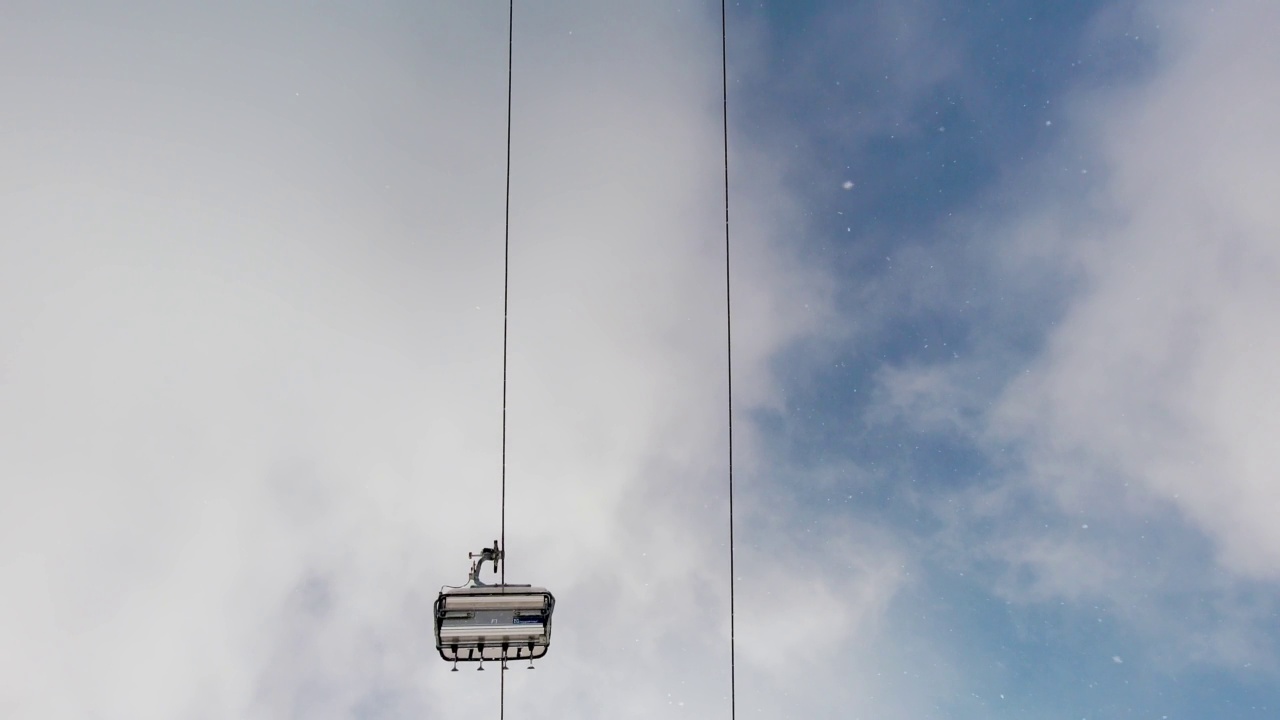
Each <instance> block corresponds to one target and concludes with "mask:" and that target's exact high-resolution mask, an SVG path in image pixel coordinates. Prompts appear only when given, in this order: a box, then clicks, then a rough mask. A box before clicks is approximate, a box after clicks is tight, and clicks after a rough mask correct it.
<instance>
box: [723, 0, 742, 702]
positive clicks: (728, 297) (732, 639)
mask: <svg viewBox="0 0 1280 720" xmlns="http://www.w3.org/2000/svg"><path fill="white" fill-rule="evenodd" d="M720 87H721V99H722V100H723V105H722V117H723V120H724V325H725V376H726V378H727V380H728V385H729V388H728V390H729V402H728V406H729V717H730V718H737V716H738V673H737V627H736V615H737V602H736V598H735V594H734V590H735V589H736V587H737V580H736V576H735V575H734V567H733V293H732V292H730V287H729V280H730V277H731V275H730V272H729V32H728V22H727V20H726V11H725V0H720Z"/></svg>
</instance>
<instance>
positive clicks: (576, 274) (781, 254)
mask: <svg viewBox="0 0 1280 720" xmlns="http://www.w3.org/2000/svg"><path fill="white" fill-rule="evenodd" d="M682 12H683V11H682V10H680V9H676V8H665V9H651V10H650V9H647V10H646V12H645V13H642V14H637V15H636V16H634V17H622V16H619V15H618V14H617V13H615V12H613V11H610V12H605V11H603V10H600V9H596V8H594V7H592V6H590V5H588V4H582V5H575V6H569V5H565V6H554V7H547V8H540V9H538V10H537V11H535V10H532V9H529V10H526V11H524V13H523V14H520V15H518V16H517V45H516V53H517V56H516V95H515V114H516V117H515V129H514V133H513V134H514V140H515V150H514V157H513V162H514V166H513V175H512V193H513V194H512V201H513V205H512V222H513V227H512V265H511V272H512V275H511V316H510V317H511V375H510V397H509V407H510V418H509V421H510V426H509V430H510V445H509V486H508V506H507V514H508V517H507V523H508V525H507V533H508V545H509V550H510V561H511V566H510V568H509V572H510V575H511V576H510V578H509V580H512V581H530V582H537V583H545V584H546V585H548V586H550V587H551V588H552V590H553V591H555V592H556V593H557V596H558V599H559V605H558V608H559V609H558V618H557V623H556V639H555V642H554V648H553V650H552V655H551V656H550V657H549V658H548V659H547V660H546V661H545V662H544V663H543V664H542V667H540V669H539V670H538V671H537V672H536V673H524V672H523V671H520V672H517V673H509V675H510V677H509V680H510V686H509V687H508V691H509V692H508V698H510V699H513V700H514V702H515V703H517V704H518V706H519V707H520V708H521V712H522V713H523V716H525V717H544V716H546V717H550V716H553V715H554V716H555V717H567V716H568V717H572V716H581V717H588V716H589V717H598V716H600V715H608V716H610V717H646V718H650V717H667V716H669V717H681V716H688V717H695V716H696V717H721V716H725V715H726V714H727V704H726V702H725V697H724V695H725V692H726V688H727V674H728V667H727V646H726V629H727V628H726V627H725V625H726V623H727V618H726V610H727V596H726V590H727V588H726V583H725V581H726V579H727V574H726V569H725V567H724V561H725V559H726V553H725V548H724V547H723V541H724V538H725V533H724V529H725V522H726V518H725V506H724V497H723V491H724V480H723V459H724V444H725V431H724V405H723V403H724V400H725V392H724V389H723V382H722V378H723V362H724V352H723V334H722V333H723V326H722V324H721V323H722V319H721V314H720V313H721V309H722V306H721V304H720V302H721V298H722V296H723V284H722V282H723V272H722V264H721V263H722V256H721V254H720V253H721V250H722V245H721V242H722V235H721V234H720V233H721V229H722V225H721V221H722V217H723V216H722V205H721V196H720V186H719V182H720V178H721V175H720V172H721V166H720V164H719V160H720V158H719V141H720V138H719V128H720V125H719V119H718V115H717V112H718V107H717V103H715V102H714V99H715V97H716V95H715V93H716V92H717V91H718V66H717V64H716V62H715V61H716V59H717V58H716V53H717V50H718V43H717V39H718V38H717V37H716V36H717V30H718V29H717V28H715V27H714V25H713V24H712V19H711V18H699V19H698V21H697V22H690V21H689V19H688V16H687V14H681V13H682ZM650 13H651V14H650ZM504 21H505V17H504V16H503V14H502V13H499V12H497V11H496V10H483V9H478V10H476V11H474V13H468V14H467V15H465V16H459V17H452V16H450V17H443V16H438V15H437V14H435V13H432V12H426V11H423V13H422V14H421V15H416V14H414V13H413V12H407V11H406V12H405V13H402V14H400V15H394V14H392V15H386V14H380V13H378V12H373V11H370V12H369V13H368V14H353V15H349V16H344V17H336V16H326V15H323V14H320V13H316V14H314V15H313V14H307V15H303V16H297V17H295V16H291V15H287V14H284V13H280V14H273V13H272V12H271V11H269V10H263V9H260V8H257V9H254V10H249V9H247V8H239V9H237V10H236V11H235V12H234V13H232V12H227V13H224V14H219V15H217V16H213V15H209V16H195V15H182V14H169V15H165V14H160V15H150V16H142V15H130V14H127V13H122V14H117V15H112V16H110V17H96V18H95V17H91V16H89V15H88V14H84V15H76V16H53V15H41V14H39V13H33V14H31V15H29V16H26V17H24V18H23V20H22V22H23V23H24V24H23V25H21V26H10V27H7V28H6V31H5V32H6V38H7V39H12V40H13V42H5V43H0V46H3V47H4V48H6V49H5V50H4V51H3V52H4V53H5V55H4V57H3V60H4V62H5V65H6V67H10V68H23V69H24V70H23V73H22V74H21V75H19V76H11V77H9V78H8V79H6V80H5V87H6V90H7V94H8V96H9V97H10V98H11V100H12V101H13V104H12V107H14V108H17V109H16V110H14V111H13V112H12V113H11V114H10V115H9V116H7V117H6V118H5V121H4V122H5V133H6V136H5V139H4V141H3V143H0V158H3V162H2V163H0V167H4V168H6V171H5V174H4V175H3V176H2V178H0V182H3V183H4V184H5V186H6V187H8V188H12V189H13V192H8V193H6V194H5V195H4V200H3V205H2V206H0V210H2V212H0V237H3V238H5V240H4V241H3V243H2V244H0V308H3V309H2V310H0V478H3V480H0V483H2V484H3V490H2V494H3V496H4V497H5V498H6V502H5V503H4V505H3V507H2V508H0V567H2V568H3V576H2V577H3V580H2V581H0V596H3V597H4V598H5V601H4V602H5V605H4V611H3V613H2V614H0V677H2V678H3V679H2V680H0V714H5V715H13V716H40V717H49V718H58V717H83V716H85V715H90V714H108V715H118V716H128V717H135V718H161V717H163V718H175V717H190V718H200V717H227V716H241V717H280V716H288V715H299V716H305V717H312V718H320V717H337V716H347V715H348V714H350V713H351V712H360V713H367V715H368V716H369V717H399V716H408V715H413V716H421V715H423V714H429V715H433V716H442V717H443V716H458V715H461V714H463V713H465V712H470V711H473V710H477V709H482V708H483V709H489V708H492V706H493V705H494V704H495V703H496V697H495V695H496V690H497V688H496V687H495V685H496V673H492V672H491V673H485V674H483V675H481V674H479V673H476V672H469V673H459V674H457V675H453V674H449V673H448V669H447V666H445V665H444V663H442V662H441V661H440V660H439V659H438V657H437V656H436V655H435V651H434V649H433V648H432V642H431V620H430V605H431V602H432V600H433V599H434V594H435V592H436V589H437V588H438V586H439V585H440V584H442V583H446V582H447V583H452V582H455V581H457V580H459V579H460V576H461V573H462V572H463V571H464V570H465V558H464V553H466V552H467V551H469V550H475V549H477V548H478V547H479V546H481V545H484V544H487V543H488V542H489V541H490V540H491V539H492V538H493V537H494V536H496V534H497V532H498V497H499V489H498V483H497V479H498V472H499V467H500V466H499V455H498V450H499V425H498V423H499V409H500V397H501V396H500V391H501V387H500V380H501V372H500V364H499V362H500V350H501V345H500V343H501V335H500V329H501V307H500V300H501V294H500V293H501V287H502V286H501V245H500V243H501V237H502V226H501V217H502V216H501V212H502V197H501V194H500V193H501V189H502V186H503V165H502V162H503V152H502V146H501V142H502V139H503V137H504V135H503V126H502V113H503V111H504V109H505V97H504V96H503V91H504V90H505V53H504V50H505V24H504ZM568 29H573V30H574V32H573V34H572V35H571V36H570V35H569V34H568V33H567V30H568ZM562 31H564V32H562ZM19 36H21V37H22V38H25V39H24V40H22V41H21V42H19V41H18V40H17V38H19ZM627 48H630V50H632V51H634V52H628V51H623V50H626V49H627ZM654 48H660V49H661V52H652V50H653V49H654ZM642 49H643V50H645V52H643V53H642V52H639V50H642ZM738 162H739V163H741V164H742V166H743V168H742V169H743V176H744V177H745V178H747V179H746V180H745V181H744V184H743V186H742V187H741V188H740V189H739V190H738V192H741V195H740V196H739V197H740V200H739V202H738V210H737V214H736V215H735V231H736V233H737V234H736V235H735V243H736V246H735V253H736V254H735V258H734V260H735V268H734V269H735V281H736V282H737V283H738V285H737V286H736V288H735V301H736V303H737V304H736V306H735V310H737V311H738V313H739V315H738V317H739V323H740V324H739V325H738V334H737V335H736V336H735V363H736V365H735V371H736V373H737V377H736V378H735V379H736V380H737V385H736V386H735V391H736V393H737V395H736V398H737V400H738V401H739V407H740V408H746V409H749V408H751V407H752V406H761V405H767V404H770V403H776V398H777V390H776V386H775V384H774V383H773V381H772V379H771V377H770V374H769V369H768V361H769V358H770V357H771V356H772V355H773V354H774V353H776V352H777V351H778V350H779V349H780V348H782V347H784V346H785V345H786V344H787V343H790V342H793V341H795V340H797V339H799V338H802V337H804V336H806V335H807V334H809V333H812V332H814V331H815V329H816V328H817V327H819V325H820V324H821V323H822V322H823V320H824V318H825V317H826V315H825V313H826V312H827V311H826V310H825V308H826V307H827V305H828V299H827V295H826V293H827V291H826V290H825V288H826V287H827V281H826V280H825V279H824V278H823V277H822V276H821V275H820V274H819V273H816V272H814V271H812V270H809V269H806V268H805V267H804V266H803V265H802V264H801V263H800V262H799V261H798V260H796V259H795V258H794V257H791V256H790V254H789V251H788V249H787V247H786V240H787V238H786V237H784V236H781V235H778V234H777V232H778V230H777V228H783V227H793V226H795V223H793V222H791V221H790V219H789V218H790V217H791V215H790V213H792V212H793V208H791V207H790V206H789V205H788V201H787V200H786V198H785V196H782V195H781V193H779V192H778V188H777V168H776V167H775V166H774V165H773V161H771V160H770V158H768V157H761V156H757V155H752V154H751V152H749V151H746V152H744V153H743V155H742V157H741V158H739V160H738ZM741 433H742V434H741V435H740V436H739V439H740V442H741V443H742V445H743V446H744V448H745V449H743V450H742V452H743V461H742V463H743V467H745V468H748V469H749V468H750V467H751V465H752V461H751V450H750V429H749V426H747V427H744V428H743V429H742V430H741ZM746 507H747V508H748V512H749V510H750V502H747V503H746ZM779 532H780V533H781V532H782V531H781V530H779ZM793 548H794V545H793V544H791V543H779V544H778V545H777V546H776V547H766V548H765V549H764V550H761V551H759V552H755V553H752V554H749V555H747V556H746V557H748V558H749V559H750V563H751V569H752V571H753V572H755V573H759V576H760V577H764V578H768V582H770V583H776V582H783V581H784V580H785V578H787V577H788V576H789V572H791V571H789V570H788V569H787V568H788V565H789V563H790V559H789V557H788V553H790V552H792V550H793ZM893 583H894V577H893V574H892V573H890V572H888V571H886V570H885V569H884V568H880V567H874V566H868V567H866V568H862V567H860V566H855V567H848V568H843V569H837V570H836V571H834V572H833V573H832V578H831V579H829V580H828V579H817V580H810V581H809V584H808V585H807V586H806V587H807V589H808V590H810V591H811V592H810V593H806V594H805V595H803V596H801V597H800V598H799V599H798V600H797V605H796V607H795V612H798V613H800V614H802V615H803V614H805V613H810V612H815V611H821V612H825V613H828V614H831V615H834V616H835V620H836V623H835V625H834V626H833V627H827V626H817V625H809V626H804V627H801V628H799V630H798V631H796V632H795V634H793V635H791V636H789V638H788V643H790V645H791V647H792V648H793V650H792V651H793V652H800V648H804V647H811V646H813V643H812V642H810V641H809V640H810V638H816V640H817V641H818V642H819V646H820V647H821V648H822V652H823V653H827V654H833V653H838V652H839V651H840V650H841V649H842V640H847V638H848V637H849V635H850V633H852V632H854V629H856V628H858V627H861V626H862V623H864V622H865V618H866V617H868V616H870V615H873V614H874V613H875V612H876V611H877V610H878V609H880V608H882V607H883V603H884V602H885V600H884V598H885V596H886V595H885V594H886V593H889V592H891V589H892V587H893ZM845 595H852V596H856V597H860V598H864V601H860V603H861V604H860V605H859V607H863V608H864V609H862V610H856V609H853V610H850V609H847V608H845V607H844V606H843V605H842V603H841V601H840V600H839V598H841V597H844V596H845ZM844 613H849V615H848V616H846V615H845V614H844ZM817 701H821V699H818V700H817Z"/></svg>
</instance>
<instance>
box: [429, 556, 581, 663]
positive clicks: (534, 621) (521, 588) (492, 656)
mask: <svg viewBox="0 0 1280 720" xmlns="http://www.w3.org/2000/svg"><path fill="white" fill-rule="evenodd" d="M469 557H470V558H472V559H473V560H474V562H472V564H471V576H470V578H468V581H467V584H466V585H465V586H462V587H449V588H445V589H442V590H441V591H440V595H439V597H437V598H436V606H435V621H436V622H435V624H436V649H437V650H438V651H439V652H440V657H442V658H444V659H445V660H447V661H450V662H452V663H453V670H454V672H457V670H458V663H459V662H478V663H479V664H480V667H479V668H478V669H480V670H483V669H484V661H485V660H493V661H500V662H501V663H502V669H504V670H505V669H506V667H507V662H506V661H507V660H528V661H529V669H530V670H532V669H533V661H534V660H535V659H537V658H540V657H542V656H543V655H546V654H547V649H548V648H549V647H550V645H551V613H552V611H553V610H554V609H555V606H556V600H555V598H554V597H552V595H551V593H550V592H548V591H547V589H546V588H541V587H534V586H532V585H504V584H498V585H487V584H485V583H483V582H481V581H480V567H481V566H482V565H483V564H484V562H485V561H486V560H488V561H489V562H491V563H492V564H493V569H494V571H495V572H496V571H497V570H498V563H499V562H501V561H502V551H501V550H500V549H499V548H498V543H497V542H495V543H494V544H493V547H492V548H485V549H484V550H483V551H481V552H480V554H479V555H476V554H471V555H469Z"/></svg>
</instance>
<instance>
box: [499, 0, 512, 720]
mask: <svg viewBox="0 0 1280 720" xmlns="http://www.w3.org/2000/svg"><path fill="white" fill-rule="evenodd" d="M515 16H516V3H515V0H508V2H507V189H506V217H505V218H504V221H503V237H502V521H501V526H500V527H501V528H502V535H501V538H502V539H501V541H500V542H499V544H498V548H499V551H500V552H501V554H502V557H501V560H500V563H499V571H498V575H499V580H498V581H499V582H500V583H501V584H502V586H503V587H504V588H505V587H506V584H507V310H508V307H509V305H508V296H509V295H510V292H509V288H510V286H511V282H510V281H511V74H512V73H511V68H512V52H513V51H512V47H513V44H514V43H513V40H514V38H515ZM498 678H499V679H498V718H499V720H502V718H505V717H506V714H507V663H506V660H505V658H504V659H503V661H502V666H501V667H500V668H499V669H498Z"/></svg>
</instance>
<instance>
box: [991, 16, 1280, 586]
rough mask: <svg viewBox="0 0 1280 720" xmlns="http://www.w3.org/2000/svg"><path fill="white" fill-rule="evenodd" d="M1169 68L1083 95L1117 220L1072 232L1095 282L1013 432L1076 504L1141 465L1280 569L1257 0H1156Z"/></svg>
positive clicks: (1267, 154)
mask: <svg viewBox="0 0 1280 720" xmlns="http://www.w3.org/2000/svg"><path fill="white" fill-rule="evenodd" d="M1150 12H1151V14H1152V15H1153V22H1155V23H1158V24H1159V26H1160V27H1161V28H1162V30H1161V33H1162V35H1163V36H1164V37H1165V38H1166V40H1165V42H1164V46H1165V48H1166V50H1165V53H1164V57H1163V58H1162V62H1163V69H1162V70H1161V72H1160V73H1159V74H1158V75H1157V76H1156V77H1155V78H1154V79H1153V80H1152V81H1151V82H1150V83H1149V84H1147V85H1146V86H1144V87H1143V88H1141V89H1140V90H1137V91H1135V92H1134V93H1133V94H1131V95H1127V96H1125V97H1123V98H1113V99H1110V100H1107V101H1104V102H1102V103H1100V104H1099V105H1095V106H1093V107H1091V108H1090V109H1089V110H1087V111H1086V112H1085V114H1086V116H1087V117H1088V119H1089V120H1091V121H1092V122H1093V124H1094V126H1095V127H1096V135H1097V136H1098V138H1099V139H1100V141H1101V150H1102V153H1103V155H1104V157H1105V158H1106V159H1107V160H1108V161H1109V165H1110V177H1109V179H1108V181H1107V183H1106V185H1105V188H1104V189H1105V192H1106V198H1107V200H1108V202H1109V205H1110V207H1111V209H1113V211H1114V217H1116V218H1117V219H1116V220H1115V222H1114V224H1113V225H1112V227H1111V228H1110V229H1109V231H1107V232H1105V233H1104V234H1102V235H1101V236H1100V237H1098V238H1097V240H1095V241H1084V240H1083V239H1081V240H1082V241H1081V242H1079V244H1078V247H1079V249H1080V252H1081V259H1082V263H1083V267H1084V268H1085V275H1086V281H1085V286H1086V289H1085V290H1084V291H1083V292H1082V293H1081V294H1080V295H1079V296H1078V297H1077V298H1076V299H1074V300H1073V302H1072V303H1071V305H1070V307H1069V309H1068V312H1067V314H1066V316H1065V318H1064V319H1063V322H1062V323H1061V326H1060V327H1059V328H1057V329H1056V330H1055V331H1054V332H1053V334H1052V336H1051V340H1050V345H1049V347H1048V348H1047V349H1046V351H1045V353H1044V355H1043V356H1042V357H1041V358H1040V360H1039V361H1038V362H1037V363H1036V365H1035V366H1034V368H1033V369H1032V371H1031V372H1030V373H1029V374H1028V375H1027V376H1025V377H1023V378H1020V379H1019V381H1018V382H1017V383H1015V384H1014V385H1013V386H1012V387H1011V388H1010V390H1009V392H1008V394H1007V396H1006V398H1005V401H1004V407H1003V408H1002V412H1003V413H1004V416H1003V421H1004V423H1005V428H1006V430H1007V431H1008V432H1010V433H1012V434H1014V435H1021V436H1024V437H1026V438H1028V439H1030V440H1032V441H1033V442H1034V443H1035V446H1036V448H1037V450H1036V453H1037V455H1036V458H1037V460H1036V465H1035V466H1034V468H1035V471H1036V472H1037V473H1040V474H1042V475H1044V476H1045V479H1046V480H1048V481H1050V482H1052V483H1060V484H1061V485H1062V486H1063V488H1064V491H1063V492H1061V493H1059V496H1060V497H1061V498H1062V499H1063V501H1064V502H1066V503H1068V505H1069V506H1070V507H1071V508H1072V509H1073V510H1079V511H1095V510H1096V511H1098V512H1101V513H1103V514H1106V513H1107V512H1109V511H1110V510H1111V509H1112V508H1113V507H1114V505H1115V503H1116V501H1117V500H1118V499H1123V498H1124V497H1125V496H1127V495H1131V491H1128V490H1125V485H1124V484H1125V483H1130V482H1131V483H1133V484H1135V485H1136V486H1138V487H1140V488H1141V489H1142V490H1143V491H1146V492H1150V493H1152V494H1154V496H1155V497H1158V498H1161V499H1164V500H1167V501H1169V502H1171V503H1172V504H1173V505H1175V506H1176V507H1177V508H1178V509H1179V510H1180V512H1181V513H1183V514H1184V515H1185V516H1186V517H1187V518H1188V519H1189V520H1190V522H1192V523H1193V524H1194V525H1195V526H1197V527H1199V528H1200V529H1201V530H1203V531H1204V532H1205V533H1206V534H1207V535H1208V536H1209V537H1210V538H1212V540H1213V541H1214V543H1215V544H1216V545H1217V547H1218V549H1219V556H1220V559H1221V561H1222V562H1223V563H1224V564H1225V565H1226V566H1227V567H1229V568H1231V569H1232V570H1234V571H1236V572H1239V573H1242V574H1244V575H1246V576H1251V577H1255V578H1269V579H1276V578H1280V526H1277V525H1276V523H1275V522H1274V518H1275V516H1276V514H1277V512H1280V486H1277V485H1276V483H1275V482H1274V480H1275V477H1276V473H1275V467H1276V465H1277V461H1280V455H1278V454H1277V452H1278V451H1277V446H1276V444H1275V443H1273V442H1271V441H1270V438H1271V436H1272V435H1274V434H1275V433H1276V432H1277V431H1278V430H1280V414H1278V412H1280V411H1278V410H1277V408H1280V406H1278V405H1276V404H1275V403H1273V402H1271V401H1270V395H1269V393H1268V390H1267V389H1268V388H1271V387H1274V386H1276V385H1277V384H1278V382H1280V374H1277V370H1276V364H1275V363H1274V362H1273V357H1274V356H1275V355H1276V354H1277V352H1278V351H1280V322H1278V321H1277V320H1276V316H1275V313H1274V311H1273V308H1274V307H1276V306H1280V283H1277V282H1276V280H1277V278H1280V244H1277V242H1276V239H1277V237H1280V211H1278V210H1277V208H1276V207H1275V203H1273V202H1271V197H1272V196H1273V195H1274V194H1275V192H1277V191H1280V176H1278V175H1277V174H1276V173H1277V171H1276V168H1277V167H1278V166H1280V165H1278V163H1280V151H1278V149H1277V145H1276V143H1275V141H1274V137H1273V135H1274V133H1273V132H1272V128H1271V126H1270V124H1269V123H1268V122H1267V120H1266V118H1268V117H1271V116H1273V115H1274V114H1275V113H1277V112H1280V93H1278V92H1277V91H1276V89H1275V88H1274V83H1272V82H1271V81H1270V80H1269V78H1271V77H1272V76H1273V75H1274V74H1275V72H1276V71H1277V70H1280V53H1277V51H1276V50H1275V48H1274V47H1273V43H1270V42H1269V41H1267V39H1266V37H1265V31H1264V30H1262V28H1267V27H1271V26H1274V24H1275V22H1276V21H1277V20H1280V15H1277V10H1276V9H1275V8H1273V7H1272V6H1269V5H1267V4H1264V3H1251V2H1237V3H1226V4H1218V5H1216V6H1214V7H1208V6H1204V5H1200V4H1196V3H1188V4H1183V5H1180V6H1178V7H1177V8H1176V9H1175V8H1172V7H1167V6H1164V5H1161V6H1158V7H1156V6H1153V7H1152V8H1150Z"/></svg>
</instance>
